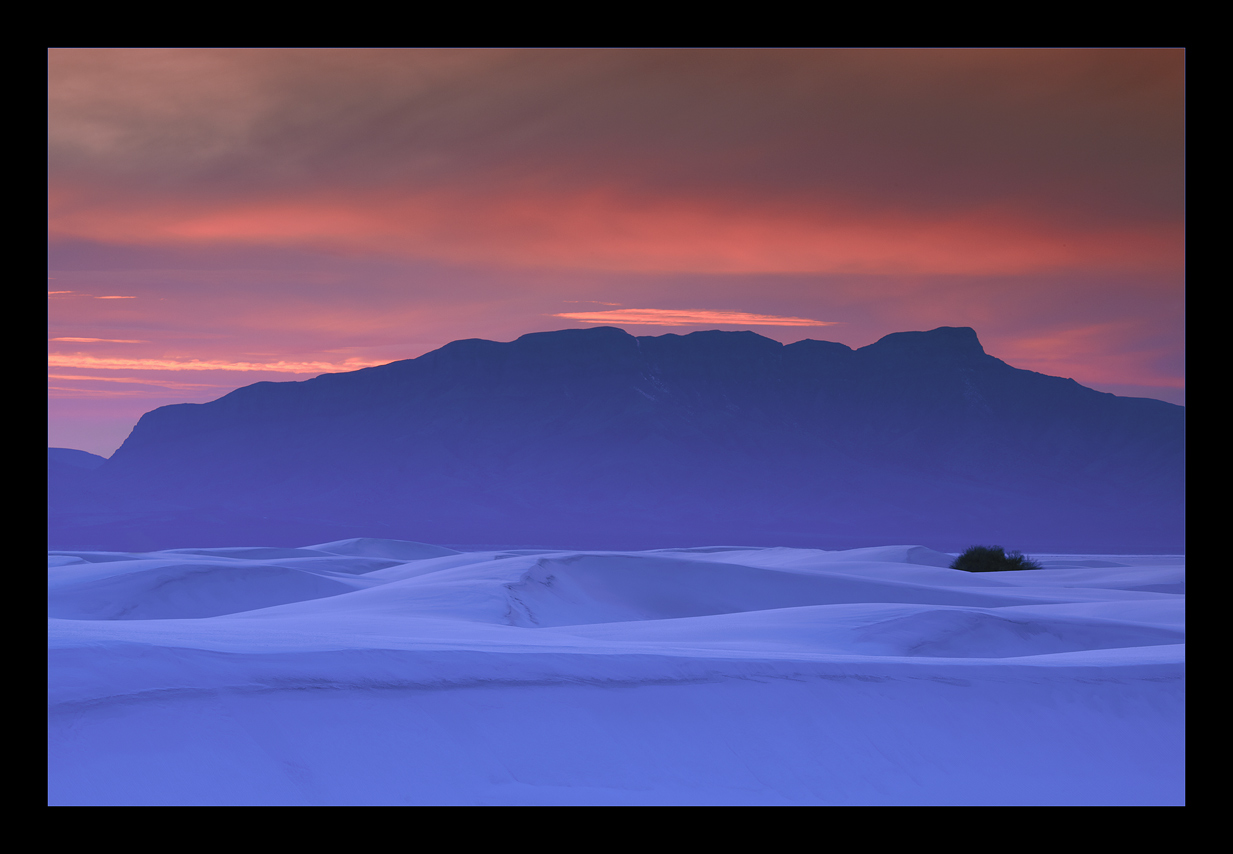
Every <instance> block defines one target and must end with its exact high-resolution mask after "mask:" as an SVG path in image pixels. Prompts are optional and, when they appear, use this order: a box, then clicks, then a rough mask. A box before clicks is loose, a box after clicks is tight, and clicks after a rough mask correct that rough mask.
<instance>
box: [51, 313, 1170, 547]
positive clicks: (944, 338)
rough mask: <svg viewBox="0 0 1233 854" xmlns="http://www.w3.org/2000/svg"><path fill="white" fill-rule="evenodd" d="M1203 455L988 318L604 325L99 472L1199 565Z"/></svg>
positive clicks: (154, 433) (534, 531)
mask: <svg viewBox="0 0 1233 854" xmlns="http://www.w3.org/2000/svg"><path fill="white" fill-rule="evenodd" d="M1183 448H1184V409H1183V408H1182V407H1179V406H1175V405H1174V404H1169V403H1165V402H1163V401H1155V400H1151V399H1148V398H1123V397H1118V396H1116V395H1110V394H1107V393H1104V392H1098V391H1095V390H1093V389H1088V388H1086V387H1084V386H1082V385H1080V384H1079V383H1077V382H1075V381H1074V380H1073V379H1069V378H1061V377H1051V376H1048V375H1045V374H1039V373H1036V372H1032V371H1024V370H1022V369H1018V368H1014V367H1012V366H1010V365H1008V364H1006V363H1005V362H1003V361H1001V360H999V359H997V358H995V357H993V356H990V355H988V354H987V353H985V351H984V348H983V347H982V346H981V344H980V341H979V338H978V336H977V334H976V332H975V331H974V330H973V329H971V328H968V327H939V328H937V329H934V330H929V331H924V332H900V333H893V334H891V335H888V336H885V337H884V338H882V339H880V340H879V341H877V342H874V343H873V344H870V345H867V346H866V347H861V348H858V349H852V348H849V347H847V346H845V345H843V344H836V343H834V342H825V341H815V340H812V339H805V340H803V341H798V342H794V343H792V344H787V345H783V344H780V343H779V342H777V341H773V340H772V339H768V338H765V337H763V336H760V335H757V334H756V333H753V332H722V331H718V330H713V331H705V332H694V333H690V334H688V335H675V334H668V335H662V336H642V337H635V336H632V335H629V334H628V333H626V332H625V331H623V330H621V329H618V328H615V327H591V328H587V329H568V330H558V331H552V332H538V333H529V334H527V335H523V336H521V337H519V338H518V339H516V340H515V341H512V342H493V341H486V340H484V339H463V340H459V341H454V342H450V343H449V344H447V345H445V346H443V347H441V348H439V349H437V350H434V351H432V352H430V353H426V354H424V355H422V356H420V357H418V358H415V359H407V360H400V361H396V362H391V363H388V364H386V365H380V366H376V367H370V368H363V369H360V370H358V371H352V372H347V373H340V374H323V375H321V376H318V377H314V378H312V379H309V380H304V381H300V382H290V383H255V384H253V385H250V386H245V387H243V388H240V389H236V390H235V391H233V392H231V393H229V394H227V395H224V396H222V397H220V398H219V399H217V400H215V401H211V402H209V403H203V404H175V405H172V406H168V407H160V408H159V409H156V410H153V411H151V412H149V413H146V415H144V416H143V417H142V419H141V421H140V422H139V423H138V425H137V426H136V427H135V428H134V430H133V432H132V434H131V435H130V436H129V438H128V439H127V440H126V441H125V443H124V445H122V446H121V447H120V449H118V450H117V451H116V453H115V454H113V455H112V457H111V458H110V459H109V460H107V461H106V462H105V463H104V464H103V465H101V466H100V467H99V468H98V469H97V471H96V472H94V473H93V475H94V477H93V482H94V484H95V488H97V489H99V490H102V491H103V492H107V493H110V494H112V495H114V496H119V499H118V500H119V503H120V504H125V502H127V504H126V506H130V507H144V508H145V509H144V510H131V511H130V515H132V514H137V515H140V514H141V513H142V512H145V513H149V512H153V511H152V510H151V507H157V508H160V509H161V510H162V511H164V512H165V510H166V508H168V507H173V506H174V507H177V508H180V509H181V510H183V512H185V513H188V514H189V515H191V513H192V511H193V508H207V507H210V508H214V510H215V511H218V512H223V513H224V515H226V514H227V513H231V514H239V516H242V517H248V518H260V517H269V518H275V517H280V518H281V517H288V518H294V519H304V520H315V521H316V522H319V523H321V524H327V523H328V524H329V525H340V524H341V525H344V526H352V527H354V526H361V527H362V526H363V525H365V524H368V525H370V526H373V527H375V528H380V529H381V530H380V532H379V533H380V535H381V536H389V535H390V532H391V530H398V531H401V532H402V533H404V534H405V535H407V536H406V538H407V539H418V540H422V541H436V542H516V541H520V540H521V541H530V540H534V541H539V542H548V541H568V542H570V543H574V542H577V543H579V544H586V543H620V544H621V545H622V546H628V547H632V545H640V544H643V543H648V542H653V543H656V544H663V545H697V544H702V543H705V542H707V541H709V540H713V539H714V537H715V536H719V539H722V540H724V541H728V540H731V539H732V537H731V536H720V535H722V534H731V533H738V534H744V535H745V539H746V540H747V541H749V542H751V543H755V542H757V541H760V542H762V543H764V544H774V543H775V542H778V541H791V543H792V544H796V545H802V544H805V543H806V541H809V540H810V538H811V537H813V538H814V540H815V541H817V542H823V541H826V542H835V541H842V542H856V543H858V544H869V545H872V544H875V543H874V542H870V541H871V540H876V541H881V542H886V541H887V540H888V538H889V539H890V540H897V541H899V542H906V541H909V540H911V541H925V542H931V543H932V542H939V540H943V541H945V543H947V544H953V543H958V542H963V541H964V540H965V539H973V538H977V539H981V540H986V541H987V540H990V539H991V538H993V537H995V536H997V537H1001V538H1002V539H1009V540H1013V542H1012V543H1008V545H1015V546H1018V547H1034V546H1032V545H1030V544H1028V543H1025V542H1024V539H1025V537H1026V538H1027V539H1030V540H1033V541H1034V542H1039V543H1040V544H1041V545H1043V546H1047V547H1049V548H1050V549H1051V550H1054V547H1057V548H1056V550H1072V549H1069V548H1062V547H1063V546H1070V547H1073V546H1074V545H1076V544H1077V542H1078V540H1082V539H1084V538H1085V537H1087V538H1088V539H1091V540H1092V547H1097V546H1099V547H1100V548H1101V549H1102V550H1103V549H1107V548H1108V547H1109V546H1110V545H1111V544H1112V543H1114V542H1116V541H1120V540H1127V545H1131V544H1132V542H1131V541H1134V542H1138V544H1139V547H1140V548H1148V547H1156V546H1158V547H1161V548H1166V547H1167V548H1169V549H1172V550H1178V547H1179V545H1180V543H1181V542H1182V541H1183V537H1182V526H1183V522H1182V512H1181V506H1182V503H1181V502H1182V494H1183V490H1184V486H1183V467H1184V466H1183V460H1184V451H1183ZM169 473H174V475H169ZM69 503H70V504H71V503H72V502H71V501H70V502H69ZM96 503H97V502H96ZM115 506H119V505H115ZM1050 508H1051V509H1050ZM85 509H88V508H85ZM74 512H76V514H77V515H78V516H79V517H80V516H81V515H82V512H83V508H81V507H79V508H78V509H77V510H76V511H72V510H70V511H68V512H67V513H66V512H63V511H61V512H60V515H59V517H57V518H58V519H60V520H62V521H63V522H67V526H68V527H72V525H73V524H74V523H73V521H72V519H71V518H69V517H71V516H72V515H73V513H74ZM56 513H57V511H56V510H55V509H54V508H53V517H56ZM95 515H96V516H97V513H95ZM56 524H57V523H56V522H53V529H54V528H55V527H56ZM1085 525H1086V526H1087V530H1088V533H1087V534H1085V533H1084V526H1085ZM61 527H62V528H63V527H64V525H63V524H62V525H61ZM79 527H80V526H79ZM155 527H157V526H155ZM189 527H191V525H190V526H189ZM982 532H983V533H986V534H987V536H984V537H980V536H979V535H980V534H982ZM520 533H521V535H520ZM357 535H358V534H357ZM412 535H414V536H412ZM54 536H59V535H54ZM54 536H53V538H54ZM929 537H933V539H932V540H930V539H928V538H929ZM836 538H838V539H836ZM845 538H846V539H845ZM783 544H788V542H784V543H783Z"/></svg>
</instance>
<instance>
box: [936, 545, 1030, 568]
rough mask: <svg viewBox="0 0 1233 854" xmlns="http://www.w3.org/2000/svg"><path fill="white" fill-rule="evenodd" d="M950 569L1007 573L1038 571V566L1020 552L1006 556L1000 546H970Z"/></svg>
mask: <svg viewBox="0 0 1233 854" xmlns="http://www.w3.org/2000/svg"><path fill="white" fill-rule="evenodd" d="M950 568H951V569H962V570H963V571H965V572H1007V571H1008V570H1013V569H1040V564H1038V563H1037V562H1036V561H1034V560H1028V559H1027V558H1026V557H1024V556H1023V552H1020V551H1013V552H1011V553H1010V554H1006V552H1005V551H1004V550H1003V549H1002V547H1001V546H970V547H969V548H967V549H965V550H964V552H963V554H961V555H959V557H957V558H955V560H954V561H953V562H952V563H951V565H950Z"/></svg>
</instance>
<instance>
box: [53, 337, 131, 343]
mask: <svg viewBox="0 0 1233 854" xmlns="http://www.w3.org/2000/svg"><path fill="white" fill-rule="evenodd" d="M51 340H52V341H78V342H80V343H82V344H148V343H150V342H148V341H140V340H138V339H135V338H52V339H51Z"/></svg>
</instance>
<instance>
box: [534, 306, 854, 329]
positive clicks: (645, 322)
mask: <svg viewBox="0 0 1233 854" xmlns="http://www.w3.org/2000/svg"><path fill="white" fill-rule="evenodd" d="M552 316H553V317H565V318H568V319H570V320H580V321H582V322H583V323H628V324H636V325H642V326H706V325H709V324H717V325H720V326H834V325H835V324H837V323H838V322H839V321H836V320H811V319H810V318H808V317H780V316H778V315H774V314H748V313H746V312H743V311H706V310H694V309H689V310H684V311H675V310H672V309H665V308H621V309H617V310H615V311H576V312H566V313H564V314H554V315H552Z"/></svg>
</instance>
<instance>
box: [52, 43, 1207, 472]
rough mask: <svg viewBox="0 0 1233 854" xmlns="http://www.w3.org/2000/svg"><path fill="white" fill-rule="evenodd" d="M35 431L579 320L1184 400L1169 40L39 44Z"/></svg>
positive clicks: (1173, 70)
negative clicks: (878, 352) (964, 343)
mask: <svg viewBox="0 0 1233 854" xmlns="http://www.w3.org/2000/svg"><path fill="white" fill-rule="evenodd" d="M49 58H50V76H49V96H50V101H49V118H50V124H49V141H50V177H49V188H50V196H49V199H50V201H49V213H50V235H51V250H50V264H49V272H48V276H49V280H48V283H47V284H48V288H47V290H48V299H49V318H50V326H49V333H48V338H49V339H50V340H49V352H50V354H51V355H50V359H49V375H50V383H49V384H50V416H49V430H50V432H49V444H50V445H52V446H57V447H72V448H80V449H83V450H87V451H90V452H92V453H97V454H103V455H109V454H110V453H111V452H112V451H113V450H115V448H116V447H118V446H119V445H120V443H121V442H122V441H123V440H124V438H125V437H126V436H127V435H128V432H129V430H131V428H132V426H133V424H135V423H136V421H137V419H138V418H139V417H140V416H141V414H142V413H144V412H146V411H148V410H150V409H153V408H155V407H157V406H162V405H165V404H169V403H183V402H202V401H207V400H213V399H215V398H217V397H219V396H221V395H222V394H225V393H226V392H228V391H230V390H232V389H234V388H237V387H239V386H242V385H248V384H250V383H253V382H257V381H260V380H276V381H287V380H303V379H308V378H309V377H311V376H314V375H316V374H320V373H323V372H327V371H343V370H354V369H355V368H359V367H364V366H367V365H375V364H382V363H385V362H390V361H394V360H397V359H408V358H413V357H415V356H419V355H421V354H423V353H425V352H428V351H429V350H433V349H436V348H437V347H440V346H442V345H443V344H446V343H448V342H449V341H453V340H456V339H459V338H488V339H492V340H497V341H509V340H512V339H514V338H516V337H518V336H519V335H522V334H525V333H528V332H540V331H545V330H551V329H563V328H570V327H575V328H576V327H585V326H594V325H599V324H603V325H611V326H619V327H621V328H623V329H626V330H627V331H629V332H630V333H632V334H635V335H662V334H665V333H670V332H675V333H679V334H685V333H689V332H693V331H696V330H699V329H752V330H754V331H756V332H758V333H759V334H761V335H766V336H768V337H771V338H775V339H777V340H779V341H782V342H785V343H788V342H791V341H797V340H800V339H802V338H815V339H823V340H829V341H840V342H842V343H844V344H847V345H849V346H852V347H860V346H864V345H866V344H870V343H872V342H873V341H876V340H877V339H878V338H880V337H882V336H883V335H887V334H889V333H892V332H902V331H907V330H921V329H932V328H934V327H937V326H971V327H973V328H974V329H975V330H976V331H977V333H978V334H979V336H980V338H981V341H982V342H983V344H984V346H985V350H986V351H987V352H989V353H990V354H992V355H994V356H997V357H998V358H1000V359H1003V360H1005V361H1007V362H1009V363H1010V364H1012V365H1014V366H1016V367H1020V368H1028V369H1031V370H1035V371H1040V372H1043V373H1047V374H1053V375H1058V376H1064V377H1073V378H1074V379H1075V380H1077V381H1078V382H1080V383H1082V384H1084V385H1087V386H1090V387H1092V388H1096V389H1099V390H1101V391H1109V392H1113V393H1116V394H1123V395H1132V396H1139V397H1155V398H1159V399H1161V400H1168V401H1171V402H1174V403H1183V402H1184V393H1185V392H1184V386H1185V381H1184V365H1183V355H1184V262H1185V254H1184V248H1185V247H1184V171H1183V170H1184V61H1185V54H1184V51H1182V50H1176V49H1147V50H1139V49H1130V50H1121V49H1103V50H1034V49H1021V50H949V49H947V50H897V49H891V50H880V49H873V50H864V49H861V50H846V49H844V50H832V49H818V50H813V49H805V50H798V49H793V50H708V49H695V50H538V49H536V50H486V49H477V50H421V49H378V50H368V49H362V50H351V49H346V50H314V49H273V50H264V49H263V50H248V49H221V50H216V49H167V50H164V49H157V50H154V49H137V50H130V49H103V50H95V49H61V50H52V51H50V57H49Z"/></svg>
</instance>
